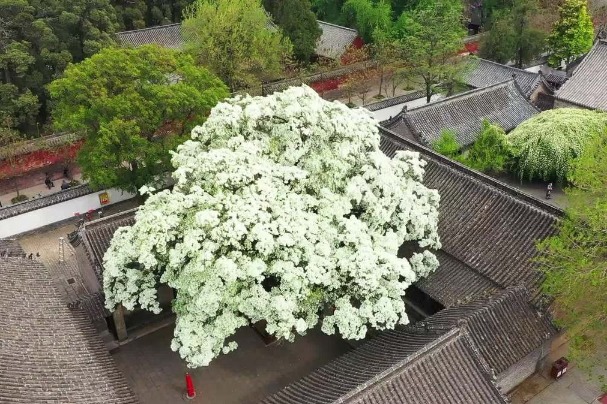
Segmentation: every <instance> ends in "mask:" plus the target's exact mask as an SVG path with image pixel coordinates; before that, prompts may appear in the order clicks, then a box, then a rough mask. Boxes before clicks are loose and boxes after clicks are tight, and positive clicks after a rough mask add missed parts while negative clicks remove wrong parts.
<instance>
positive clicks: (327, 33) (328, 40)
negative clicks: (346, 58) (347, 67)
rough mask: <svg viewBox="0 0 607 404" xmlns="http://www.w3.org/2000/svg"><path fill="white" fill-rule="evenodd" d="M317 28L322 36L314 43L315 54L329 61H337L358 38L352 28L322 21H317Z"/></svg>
mask: <svg viewBox="0 0 607 404" xmlns="http://www.w3.org/2000/svg"><path fill="white" fill-rule="evenodd" d="M318 26H319V27H320V29H321V30H322V34H321V35H320V38H318V42H317V43H316V51H315V53H316V54H317V55H319V56H322V57H326V58H329V59H339V58H340V57H341V56H342V55H343V54H344V53H346V51H347V50H348V48H349V47H350V45H352V43H353V42H354V40H355V39H356V37H358V32H356V30H355V29H352V28H347V27H342V26H340V25H334V24H329V23H328V22H324V21H318Z"/></svg>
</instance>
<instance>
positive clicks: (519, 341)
mask: <svg viewBox="0 0 607 404" xmlns="http://www.w3.org/2000/svg"><path fill="white" fill-rule="evenodd" d="M423 324H425V325H426V326H427V327H430V328H432V329H434V330H436V331H438V330H440V329H443V330H450V329H452V328H455V327H464V326H465V327H466V329H467V330H468V333H469V335H470V338H472V340H473V341H474V344H475V345H476V346H477V347H478V350H479V352H480V354H481V356H482V357H483V359H484V360H485V361H486V362H487V363H488V364H489V367H490V368H491V369H493V370H494V371H495V372H496V374H500V373H502V372H503V371H505V370H506V369H508V368H509V367H510V366H512V365H514V364H515V363H517V362H518V361H519V360H521V359H523V358H524V357H525V356H527V355H528V354H530V353H531V352H533V351H534V350H535V349H537V348H538V347H539V346H541V345H542V343H543V342H545V341H546V340H548V339H549V338H551V337H552V336H554V335H556V332H557V331H556V329H555V327H554V326H553V324H552V322H551V321H550V319H549V318H548V317H547V316H546V315H545V314H544V313H542V312H539V311H538V310H537V309H536V308H534V307H533V306H531V305H530V303H529V293H528V292H527V290H526V289H525V288H523V287H520V286H518V287H512V288H508V289H507V290H505V291H502V292H500V293H497V294H495V295H493V296H491V297H489V298H481V299H477V300H475V301H473V302H471V303H468V304H465V305H461V306H455V307H450V308H447V309H444V310H441V311H439V312H438V313H436V314H435V315H433V316H432V317H428V318H427V319H425V320H424V321H423Z"/></svg>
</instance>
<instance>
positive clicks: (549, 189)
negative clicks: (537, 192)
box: [546, 182, 552, 199]
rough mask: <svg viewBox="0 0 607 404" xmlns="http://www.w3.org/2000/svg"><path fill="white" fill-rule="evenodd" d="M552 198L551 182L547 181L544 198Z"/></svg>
mask: <svg viewBox="0 0 607 404" xmlns="http://www.w3.org/2000/svg"><path fill="white" fill-rule="evenodd" d="M550 198H552V183H551V182H550V183H548V186H547V187H546V199H550Z"/></svg>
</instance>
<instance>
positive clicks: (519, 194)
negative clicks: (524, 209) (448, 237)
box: [379, 127, 564, 219]
mask: <svg viewBox="0 0 607 404" xmlns="http://www.w3.org/2000/svg"><path fill="white" fill-rule="evenodd" d="M379 131H380V132H381V133H382V134H383V135H384V136H387V137H388V138H390V139H391V140H393V141H396V142H398V143H401V144H404V145H405V146H406V147H407V148H409V149H411V150H413V151H417V152H419V153H421V154H422V159H423V157H427V158H431V159H434V160H436V161H437V162H438V163H439V164H444V165H447V166H449V167H450V168H452V169H454V170H456V171H458V172H460V173H461V174H462V175H466V176H468V177H471V178H472V179H474V180H476V181H478V182H480V183H482V184H484V185H485V186H487V187H491V188H494V189H496V190H498V191H501V192H503V193H506V194H508V195H509V196H510V197H512V198H514V199H517V200H519V201H520V202H523V203H525V204H527V205H529V206H531V207H533V208H535V209H537V210H540V211H543V213H545V214H547V215H551V216H554V217H555V218H557V219H558V218H560V217H562V216H563V215H564V211H563V210H562V209H560V208H558V207H556V206H553V205H550V204H548V203H546V202H544V201H542V200H541V199H538V198H536V197H534V196H532V195H529V194H526V193H525V192H523V191H521V190H519V189H517V188H514V187H512V186H510V185H508V184H505V183H503V182H501V181H499V180H496V179H495V178H493V177H490V176H488V175H486V174H483V173H481V172H479V171H476V170H473V169H471V168H469V167H466V166H465V165H463V164H461V163H458V162H457V161H453V160H451V159H449V158H447V157H445V156H443V155H441V154H439V153H437V152H435V151H434V150H431V149H430V148H428V147H426V146H424V145H421V144H419V143H416V142H413V141H412V140H409V139H406V138H404V137H401V136H399V135H398V134H396V133H395V132H393V131H392V130H390V129H387V128H384V127H379Z"/></svg>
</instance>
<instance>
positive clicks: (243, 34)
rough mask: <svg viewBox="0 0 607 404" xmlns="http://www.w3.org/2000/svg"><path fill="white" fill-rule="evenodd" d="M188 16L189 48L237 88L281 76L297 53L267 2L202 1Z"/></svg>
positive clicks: (198, 59) (239, 0) (187, 35)
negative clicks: (285, 66)
mask: <svg viewBox="0 0 607 404" xmlns="http://www.w3.org/2000/svg"><path fill="white" fill-rule="evenodd" d="M184 17H185V19H184V21H183V24H182V29H183V32H184V36H185V37H186V38H188V41H187V43H186V50H187V51H188V52H189V53H190V54H191V55H193V56H194V59H195V60H196V61H197V62H198V63H199V64H201V65H203V66H206V67H208V68H209V69H210V70H211V71H212V72H214V73H215V74H217V75H218V76H219V77H220V78H221V79H222V80H223V81H224V82H226V83H227V84H228V86H229V87H230V89H231V90H232V91H235V90H238V89H241V88H246V87H251V86H256V85H259V84H260V83H261V82H262V81H265V80H271V79H275V78H277V77H278V76H280V74H281V73H282V70H283V63H284V62H285V60H287V59H288V58H289V57H290V55H291V49H292V45H291V43H290V41H289V40H288V38H286V37H284V36H283V35H282V33H281V32H280V30H278V29H276V28H275V27H274V26H273V25H272V20H271V18H270V16H269V15H268V14H267V13H266V11H265V10H264V9H263V6H262V5H261V0H197V1H196V2H194V3H193V4H192V5H191V6H190V7H188V8H187V9H186V11H185V12H184Z"/></svg>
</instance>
